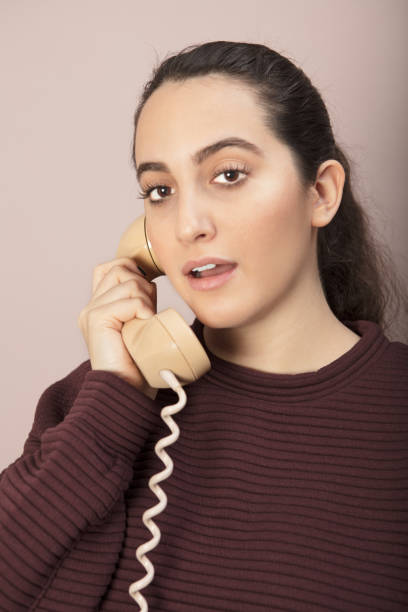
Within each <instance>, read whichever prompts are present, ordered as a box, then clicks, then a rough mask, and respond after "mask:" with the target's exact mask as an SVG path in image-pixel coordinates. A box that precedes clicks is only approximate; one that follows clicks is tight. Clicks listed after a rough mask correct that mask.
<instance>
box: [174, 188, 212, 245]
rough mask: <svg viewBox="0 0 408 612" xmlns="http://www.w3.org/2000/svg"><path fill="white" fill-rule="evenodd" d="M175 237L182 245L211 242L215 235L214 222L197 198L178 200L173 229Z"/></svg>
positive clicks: (205, 207) (206, 208)
mask: <svg viewBox="0 0 408 612" xmlns="http://www.w3.org/2000/svg"><path fill="white" fill-rule="evenodd" d="M175 232H176V237H177V239H178V240H179V241H180V242H181V243H183V244H191V243H193V242H196V241H197V240H200V241H208V240H212V238H213V237H214V236H215V234H216V229H215V224H214V220H213V219H212V218H211V215H210V214H209V209H208V207H207V206H206V205H205V204H204V202H199V201H198V198H196V197H190V198H189V199H188V201H186V200H185V201H181V200H179V206H178V209H177V219H176V227H175Z"/></svg>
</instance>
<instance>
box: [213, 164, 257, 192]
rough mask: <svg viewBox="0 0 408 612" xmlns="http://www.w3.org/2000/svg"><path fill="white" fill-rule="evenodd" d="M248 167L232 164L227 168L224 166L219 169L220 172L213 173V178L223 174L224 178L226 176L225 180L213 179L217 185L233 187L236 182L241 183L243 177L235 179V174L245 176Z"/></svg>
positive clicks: (247, 172)
mask: <svg viewBox="0 0 408 612" xmlns="http://www.w3.org/2000/svg"><path fill="white" fill-rule="evenodd" d="M249 172H250V171H249V168H248V167H247V166H243V167H241V166H234V167H228V168H224V169H223V170H221V172H219V171H218V172H217V173H216V174H215V176H214V177H213V180H214V178H217V177H218V176H223V175H224V176H225V178H227V180H226V182H221V183H220V182H218V181H214V182H215V183H216V184H217V185H221V186H222V187H230V186H231V187H233V186H234V185H237V184H238V183H241V182H242V181H243V180H245V179H242V178H241V179H239V180H236V178H237V175H240V174H241V175H243V176H244V177H245V176H247V175H248V174H249Z"/></svg>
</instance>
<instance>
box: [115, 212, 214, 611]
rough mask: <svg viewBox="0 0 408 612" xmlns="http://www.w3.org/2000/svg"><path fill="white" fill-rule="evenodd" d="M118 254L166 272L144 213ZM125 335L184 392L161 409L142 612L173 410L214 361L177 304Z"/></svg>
mask: <svg viewBox="0 0 408 612" xmlns="http://www.w3.org/2000/svg"><path fill="white" fill-rule="evenodd" d="M116 256H117V257H132V258H133V259H134V260H135V261H136V262H137V264H138V267H139V269H140V271H141V272H142V274H143V275H144V276H145V277H146V279H147V280H149V281H152V280H153V279H154V278H157V277H158V276H162V275H163V274H164V272H163V271H162V269H161V267H160V263H159V260H158V259H157V256H156V255H155V253H154V252H153V249H152V245H151V243H150V240H149V238H148V236H147V232H146V218H145V216H144V215H143V216H141V217H139V218H138V219H136V221H134V222H133V223H132V224H131V225H130V226H129V228H128V229H127V230H126V232H125V233H124V234H123V236H122V238H121V240H120V243H119V247H118V249H117V253H116ZM122 337H123V341H124V343H125V346H126V348H127V350H128V351H129V353H130V355H131V357H132V359H133V360H134V361H135V363H136V365H137V367H138V368H139V369H140V371H141V373H142V375H143V376H144V377H145V379H146V381H147V382H148V383H149V385H150V386H151V387H153V388H155V389H159V388H166V387H171V388H172V389H173V390H174V391H175V392H176V393H177V394H178V397H179V401H178V402H177V403H176V404H173V405H171V406H165V407H164V408H163V409H162V411H161V417H162V419H163V420H164V421H165V423H166V424H167V426H168V427H169V429H170V430H171V431H172V434H171V435H169V436H167V437H165V438H162V439H161V440H159V441H158V442H157V444H156V446H155V452H156V454H157V456H158V457H159V458H160V459H161V460H162V461H163V463H164V464H165V466H166V468H165V469H164V470H163V471H161V472H159V473H158V474H155V475H154V476H152V477H151V478H150V480H149V487H150V489H151V490H152V491H153V493H154V494H155V495H156V496H157V497H158V499H159V500H160V502H159V503H158V504H156V506H153V507H152V508H149V509H148V510H146V511H145V512H144V514H143V517H142V518H143V522H144V524H145V525H146V527H148V528H149V529H150V531H151V533H152V535H153V537H152V539H151V540H149V541H148V542H145V543H144V544H141V545H140V546H139V547H138V548H137V550H136V557H137V559H138V561H139V562H140V563H141V564H142V565H143V566H144V568H145V570H146V575H145V576H144V577H143V578H141V579H140V580H137V581H136V582H133V583H132V584H131V585H130V587H129V594H130V596H131V597H132V598H133V599H134V601H136V602H137V603H138V604H139V610H140V612H146V611H147V610H148V605H147V602H146V599H145V598H144V597H143V595H142V594H141V592H140V591H141V589H143V588H145V587H146V586H147V585H148V584H149V583H150V582H151V581H152V580H153V577H154V568H153V565H152V563H151V561H150V560H149V559H148V558H147V557H146V553H147V552H149V551H151V550H153V548H155V547H156V546H157V544H158V543H159V541H160V536H161V534H160V529H159V528H158V526H157V525H156V523H154V522H153V521H152V517H153V516H156V515H157V514H160V512H162V511H163V510H164V509H165V507H166V505H167V496H166V494H165V492H164V491H163V489H161V487H159V485H158V483H159V482H161V481H162V480H165V479H166V478H168V477H169V476H170V475H171V473H172V471H173V462H172V460H171V458H170V457H169V455H168V454H167V453H166V451H165V450H164V447H165V446H168V445H169V444H173V443H174V442H175V441H176V440H177V439H178V436H179V433H180V430H179V428H178V426H177V424H176V423H175V422H174V420H173V419H172V418H171V415H173V414H176V413H177V412H179V411H180V410H182V408H183V407H184V406H185V404H186V394H185V392H184V390H183V389H182V385H186V384H188V383H190V382H194V381H195V380H197V378H200V376H202V375H203V374H205V373H206V372H207V371H208V370H209V369H210V367H211V363H210V360H209V358H208V356H207V353H206V352H205V350H204V348H203V347H202V346H201V344H200V342H199V340H198V338H197V337H196V335H195V334H194V332H193V331H192V329H191V328H190V327H189V325H188V324H187V323H186V322H185V321H184V319H183V318H182V317H181V315H179V314H178V312H176V311H175V310H173V308H167V309H166V310H163V311H162V312H160V313H158V314H156V315H154V316H153V317H151V318H150V319H133V320H132V321H128V322H127V323H125V324H124V325H123V328H122Z"/></svg>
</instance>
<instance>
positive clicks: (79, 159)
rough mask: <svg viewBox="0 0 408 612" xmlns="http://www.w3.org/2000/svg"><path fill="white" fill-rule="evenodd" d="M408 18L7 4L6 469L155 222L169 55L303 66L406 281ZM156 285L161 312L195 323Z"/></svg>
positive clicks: (389, 8)
mask: <svg viewBox="0 0 408 612" xmlns="http://www.w3.org/2000/svg"><path fill="white" fill-rule="evenodd" d="M407 17H408V2H407V1H406V0H308V1H306V0H252V1H251V2H247V1H245V0H221V1H220V0H206V1H205V2H202V3H198V2H192V1H191V0H179V1H177V0H176V1H174V2H168V1H167V0H155V2H152V3H149V2H139V1H137V0H120V1H116V0H52V1H51V0H1V1H0V74H1V96H0V134H1V138H0V168H1V169H0V206H1V228H2V231H1V241H0V255H1V258H0V264H1V295H2V298H1V302H0V308H1V310H0V313H1V321H2V351H1V375H2V376H1V380H2V395H3V401H2V409H1V412H0V432H1V442H0V446H1V451H0V469H1V468H2V467H4V466H6V465H8V463H10V462H11V461H13V460H14V459H15V458H17V456H18V455H19V453H20V452H21V450H22V446H23V443H24V440H25V438H26V436H27V434H28V431H29V429H30V427H31V424H32V420H33V416H34V411H35V407H36V404H37V401H38V398H39V396H40V394H41V393H42V391H43V390H44V389H45V388H46V387H47V386H49V385H50V384H51V383H53V382H54V381H56V380H57V379H59V378H62V377H64V376H65V375H66V374H68V373H69V372H70V371H71V370H72V369H74V368H75V367H76V366H77V365H78V364H79V363H80V362H81V361H83V360H85V359H87V358H88V354H87V350H86V346H85V343H84V341H83V339H82V336H81V333H80V331H79V328H78V327H77V317H78V314H79V312H80V310H81V309H82V308H83V306H85V304H86V303H87V302H88V301H89V298H90V288H91V275H92V270H93V268H94V266H95V265H97V264H98V263H101V262H102V261H106V260H109V259H111V258H113V257H114V255H115V249H116V244H117V241H118V238H119V236H120V235H121V233H122V231H123V230H124V229H125V227H126V226H127V225H128V223H130V221H131V220H132V219H133V218H134V217H135V216H136V215H139V214H141V213H142V211H143V208H142V203H141V201H140V200H136V195H137V184H136V179H135V176H134V172H133V170H132V167H131V163H130V151H131V140H132V115H133V111H134V108H135V105H136V100H137V97H138V94H139V93H140V90H141V87H142V85H143V83H144V82H145V80H146V79H147V78H148V77H149V75H150V72H151V69H152V67H153V64H155V63H156V60H157V59H159V60H161V59H163V58H164V56H165V55H166V54H167V53H173V52H175V51H178V50H180V49H181V48H183V47H185V46H187V45H189V44H194V43H199V42H205V41H208V40H236V41H240V40H242V41H247V42H259V43H263V44H266V45H268V46H270V47H272V48H275V49H276V50H277V51H280V52H281V53H283V54H284V55H287V56H288V57H290V58H292V59H293V60H294V61H295V63H297V64H299V65H300V66H301V67H302V68H303V69H304V70H305V72H306V73H307V74H308V75H309V76H310V78H311V79H312V82H314V84H315V85H316V86H317V87H318V88H319V89H320V91H321V92H322V94H323V97H324V99H325V101H326V103H327V105H328V108H329V112H330V113H331V117H332V121H333V125H334V130H335V134H336V136H337V139H338V141H339V143H340V144H341V145H344V146H345V148H346V150H347V151H348V152H349V154H350V157H351V159H352V160H353V161H354V164H355V178H356V183H355V186H356V191H357V194H358V195H359V196H360V198H361V199H362V201H363V203H364V205H365V206H366V208H367V209H368V210H369V211H370V213H371V215H372V216H373V219H374V222H375V225H376V227H377V228H378V229H379V231H380V232H381V235H382V236H383V239H384V240H385V241H386V242H388V243H389V244H390V245H391V247H392V252H393V255H394V258H395V261H396V263H397V265H398V266H399V269H400V271H401V272H402V273H403V274H405V275H407V260H408V257H407V249H406V237H407V225H408V224H407V208H406V194H405V191H406V177H407V163H406V160H407V153H408V150H407V149H408V145H407V112H406V109H407V106H408V96H407V74H408V71H407V63H408V62H407V46H408V43H407V36H406V25H407ZM157 283H158V287H159V290H158V293H159V300H158V302H159V303H158V307H159V310H161V309H163V308H166V307H168V306H173V307H175V308H177V309H178V310H179V312H180V313H181V314H182V315H184V317H185V318H186V319H187V321H188V322H191V321H192V320H193V313H192V312H191V311H190V310H189V308H188V307H187V306H186V305H185V304H184V303H183V302H182V300H181V298H179V297H178V296H177V294H175V292H174V291H173V289H172V287H171V285H170V283H169V282H168V281H167V279H166V278H161V279H158V281H157ZM397 326H398V321H397V322H396V331H395V336H396V337H397V338H399V339H400V340H403V341H405V342H408V338H401V335H400V334H399V333H398V331H397ZM391 339H395V338H393V337H391Z"/></svg>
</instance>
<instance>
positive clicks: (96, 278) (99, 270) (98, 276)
mask: <svg viewBox="0 0 408 612" xmlns="http://www.w3.org/2000/svg"><path fill="white" fill-rule="evenodd" d="M115 266H123V267H124V268H127V269H129V270H132V271H133V272H135V273H136V274H138V275H139V276H141V277H143V275H142V273H141V272H140V270H139V268H138V266H137V263H136V261H135V260H134V259H132V258H131V257H117V258H115V259H112V260H111V261H106V262H104V263H101V264H99V265H97V266H95V268H94V272H93V279H92V294H94V293H95V290H96V288H97V286H98V285H99V283H100V282H101V280H102V279H103V278H104V277H105V276H106V275H107V274H108V273H109V272H110V270H111V269H112V268H114V267H115ZM143 278H144V277H143Z"/></svg>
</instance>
